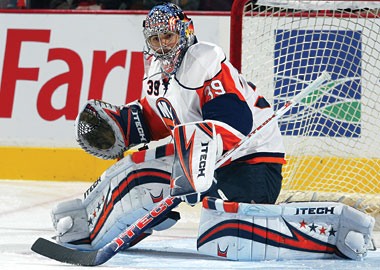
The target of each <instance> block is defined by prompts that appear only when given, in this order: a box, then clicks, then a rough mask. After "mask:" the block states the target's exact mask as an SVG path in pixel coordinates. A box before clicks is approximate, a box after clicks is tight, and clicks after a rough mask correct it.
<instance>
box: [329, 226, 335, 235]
mask: <svg viewBox="0 0 380 270" xmlns="http://www.w3.org/2000/svg"><path fill="white" fill-rule="evenodd" d="M335 233H336V231H334V229H333V228H332V227H331V229H330V230H329V236H331V235H332V236H335Z"/></svg>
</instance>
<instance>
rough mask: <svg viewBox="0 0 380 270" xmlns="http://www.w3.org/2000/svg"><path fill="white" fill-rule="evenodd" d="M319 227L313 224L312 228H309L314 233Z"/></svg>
mask: <svg viewBox="0 0 380 270" xmlns="http://www.w3.org/2000/svg"><path fill="white" fill-rule="evenodd" d="M317 227H318V226H316V225H315V224H314V223H313V224H311V225H310V226H309V228H310V231H313V232H316V230H315V229H316V228H317Z"/></svg>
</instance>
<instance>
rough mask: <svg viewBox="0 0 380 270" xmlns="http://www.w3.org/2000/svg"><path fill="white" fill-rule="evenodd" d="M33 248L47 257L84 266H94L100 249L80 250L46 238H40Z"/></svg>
mask: <svg viewBox="0 0 380 270" xmlns="http://www.w3.org/2000/svg"><path fill="white" fill-rule="evenodd" d="M31 249H32V250H33V251H34V252H36V253H38V254H40V255H42V256H45V257H48V258H50V259H53V260H56V261H60V262H63V263H69V264H74V265H82V266H94V265H96V264H95V260H96V256H97V253H98V251H79V250H75V249H71V248H67V247H64V246H61V245H59V244H56V243H53V242H50V241H48V240H46V239H44V238H38V239H37V240H36V242H34V244H33V245H32V247H31Z"/></svg>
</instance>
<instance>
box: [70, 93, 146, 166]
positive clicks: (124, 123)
mask: <svg viewBox="0 0 380 270" xmlns="http://www.w3.org/2000/svg"><path fill="white" fill-rule="evenodd" d="M75 127H76V140H77V141H78V143H79V145H80V146H81V147H82V149H83V150H85V151H86V152H87V153H89V154H91V155H94V156H96V157H99V158H102V159H115V158H118V157H120V156H122V154H123V153H124V151H126V150H127V149H129V148H130V147H133V146H135V145H137V144H140V143H148V142H149V141H150V134H149V132H148V128H147V126H146V124H145V122H144V119H143V116H142V109H141V107H140V106H139V104H137V103H134V104H130V105H129V106H127V107H118V106H114V105H111V104H109V103H106V102H103V101H99V100H90V101H88V102H87V103H86V105H85V106H84V107H83V109H82V110H81V111H80V112H79V114H78V117H77V119H76V121H75Z"/></svg>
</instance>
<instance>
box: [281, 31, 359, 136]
mask: <svg viewBox="0 0 380 270" xmlns="http://www.w3.org/2000/svg"><path fill="white" fill-rule="evenodd" d="M274 50H275V53H274V74H275V77H274V85H275V91H274V109H275V110H278V109H279V108H281V107H282V106H283V105H284V104H285V102H286V101H287V100H289V99H291V97H292V96H294V95H296V94H298V93H299V91H300V90H301V89H303V88H305V87H306V86H307V85H308V83H310V81H312V80H315V79H316V78H317V77H318V75H320V74H321V72H322V71H324V70H327V71H328V72H330V73H331V74H332V81H331V82H329V83H327V84H325V85H324V86H323V88H320V90H321V92H320V93H319V96H318V97H317V98H316V100H304V102H301V103H300V104H299V105H298V106H295V107H294V108H293V109H292V110H290V112H288V113H287V114H286V115H285V117H284V118H283V119H282V120H280V121H279V126H280V129H281V132H282V133H283V134H284V135H289V136H297V135H303V136H332V137H359V136H360V133H361V111H360V110H361V107H360V106H361V103H360V101H361V72H362V71H361V57H362V45H361V32H360V31H351V30H330V31H325V30H277V31H275V47H274ZM322 91H323V92H322ZM344 110H346V111H351V112H352V117H347V116H346V117H343V116H344V113H343V111H344ZM297 114H298V118H297V123H294V120H292V119H291V117H290V115H292V116H295V115H297ZM286 116H289V117H288V118H287V117H286ZM306 127H308V128H307V129H306ZM326 127H328V128H326Z"/></svg>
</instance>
